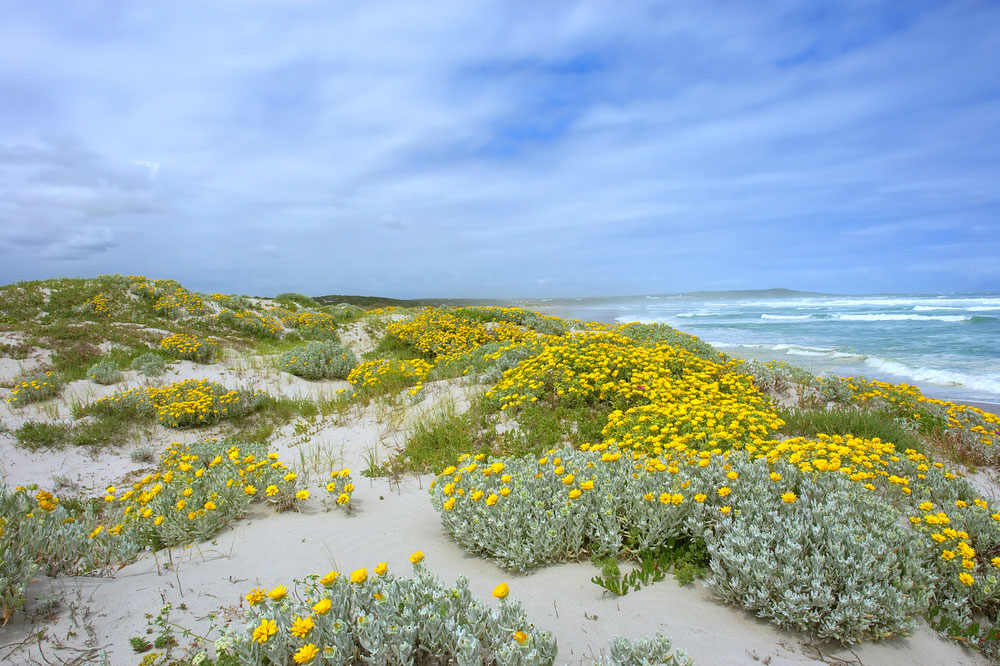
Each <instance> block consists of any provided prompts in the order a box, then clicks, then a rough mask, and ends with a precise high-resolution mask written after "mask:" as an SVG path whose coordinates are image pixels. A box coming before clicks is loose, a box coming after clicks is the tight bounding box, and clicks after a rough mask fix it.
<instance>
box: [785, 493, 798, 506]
mask: <svg viewBox="0 0 1000 666" xmlns="http://www.w3.org/2000/svg"><path fill="white" fill-rule="evenodd" d="M797 499H798V496H797V495H796V494H795V493H793V492H791V491H789V492H787V493H784V494H783V495H782V496H781V501H783V502H786V503H787V504H791V503H792V502H794V501H795V500H797Z"/></svg>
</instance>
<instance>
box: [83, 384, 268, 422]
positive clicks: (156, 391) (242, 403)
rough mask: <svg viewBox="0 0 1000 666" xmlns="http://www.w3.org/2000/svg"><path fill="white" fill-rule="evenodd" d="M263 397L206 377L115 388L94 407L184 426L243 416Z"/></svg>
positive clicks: (103, 410)
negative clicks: (117, 389) (160, 384)
mask: <svg viewBox="0 0 1000 666" xmlns="http://www.w3.org/2000/svg"><path fill="white" fill-rule="evenodd" d="M266 397H267V394H266V393H264V391H259V390H258V391H254V392H250V391H231V390H229V389H227V388H226V387H225V386H223V385H222V384H219V383H217V382H210V381H208V380H207V379H185V380H183V381H180V382H174V383H173V384H168V385H167V386H160V387H144V388H142V387H140V388H134V389H129V390H128V391H124V392H123V391H118V392H116V393H113V394H111V395H109V396H105V397H103V398H101V399H99V400H98V401H97V402H95V403H94V404H93V410H94V411H95V412H97V413H101V412H106V411H107V412H113V411H116V410H125V411H128V412H131V413H134V414H136V415H137V416H155V417H156V418H157V420H159V422H160V423H161V424H162V425H165V426H167V427H168V428H187V427H191V426H197V425H207V424H211V423H216V422H218V421H219V420H221V419H224V418H239V417H241V416H246V415H247V414H250V413H252V412H253V411H255V410H256V409H258V408H259V407H260V406H261V404H263V401H264V400H265V399H266Z"/></svg>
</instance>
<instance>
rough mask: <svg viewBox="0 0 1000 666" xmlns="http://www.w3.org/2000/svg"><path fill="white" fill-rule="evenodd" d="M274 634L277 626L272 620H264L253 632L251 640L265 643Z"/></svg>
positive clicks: (276, 631)
mask: <svg viewBox="0 0 1000 666" xmlns="http://www.w3.org/2000/svg"><path fill="white" fill-rule="evenodd" d="M276 633H278V624H277V623H276V622H275V621H274V620H268V619H266V618H265V619H263V620H261V621H260V624H259V625H258V626H257V627H256V628H255V629H254V630H253V640H254V641H256V642H257V643H266V642H267V641H268V640H269V639H270V638H271V636H274V635H275V634H276Z"/></svg>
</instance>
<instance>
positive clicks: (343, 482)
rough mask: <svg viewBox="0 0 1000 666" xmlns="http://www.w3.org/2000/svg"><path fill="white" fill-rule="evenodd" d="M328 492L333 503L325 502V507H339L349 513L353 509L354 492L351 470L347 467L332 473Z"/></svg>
mask: <svg viewBox="0 0 1000 666" xmlns="http://www.w3.org/2000/svg"><path fill="white" fill-rule="evenodd" d="M326 492H327V493H328V495H329V497H330V500H331V501H330V502H326V501H324V505H333V506H337V507H339V508H341V509H343V510H344V511H348V512H349V511H350V510H351V508H352V507H351V494H352V493H353V492H354V482H353V481H352V479H351V470H350V469H349V468H347V467H345V468H344V469H342V470H340V471H334V472H330V481H329V483H327V484H326Z"/></svg>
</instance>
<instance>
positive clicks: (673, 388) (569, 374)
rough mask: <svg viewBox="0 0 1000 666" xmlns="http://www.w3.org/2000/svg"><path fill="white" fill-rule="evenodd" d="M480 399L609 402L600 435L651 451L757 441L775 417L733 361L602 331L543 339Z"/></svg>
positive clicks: (505, 403) (505, 404)
mask: <svg viewBox="0 0 1000 666" xmlns="http://www.w3.org/2000/svg"><path fill="white" fill-rule="evenodd" d="M486 397H487V398H490V399H491V400H493V401H495V404H497V405H499V408H500V410H501V411H505V410H508V409H512V410H515V411H516V410H517V409H518V408H520V407H522V406H524V405H525V404H530V403H533V402H537V401H539V400H547V401H549V402H552V403H559V404H566V405H568V406H581V405H600V406H606V407H612V408H613V409H614V411H612V412H611V415H610V417H609V419H608V423H607V425H606V426H605V428H604V432H603V435H604V437H606V438H608V441H609V442H611V443H613V444H615V445H617V446H618V447H620V448H630V449H636V450H639V451H643V452H651V453H658V452H659V451H660V450H662V448H663V446H664V445H665V444H666V443H668V442H670V443H673V442H681V443H684V444H685V446H693V447H698V448H706V449H711V448H713V447H723V448H728V447H730V446H733V445H734V444H737V443H740V442H750V441H754V440H757V439H762V438H764V437H766V436H767V435H768V434H769V433H770V432H771V431H772V430H773V429H774V428H777V427H778V426H780V425H781V423H782V422H781V420H780V419H779V418H778V417H777V415H776V414H775V412H774V410H773V408H772V407H771V404H770V402H769V401H768V399H767V398H766V397H765V396H764V395H762V394H761V393H760V392H759V391H758V390H757V388H756V387H755V386H754V385H753V384H752V382H751V381H750V379H749V378H748V377H747V376H746V375H742V374H740V373H738V372H736V371H735V366H734V365H730V364H725V365H721V364H719V363H715V362H713V361H709V360H706V359H703V358H701V357H700V356H697V355H695V354H693V353H691V352H688V351H687V350H685V349H681V348H678V347H671V346H670V345H667V344H665V343H658V344H657V345H656V346H648V345H643V344H639V343H637V342H635V341H634V340H632V339H631V338H627V337H625V336H622V335H619V334H617V333H608V332H585V333H578V334H573V335H570V336H566V337H563V338H558V339H555V340H553V341H551V342H549V343H548V344H546V345H545V346H544V348H543V349H542V350H541V352H540V353H538V354H537V355H535V356H533V357H531V358H528V359H525V360H523V361H522V362H521V363H520V364H519V365H517V366H516V367H514V368H511V369H510V370H508V371H507V372H506V373H504V376H503V378H502V379H501V380H500V381H499V382H498V383H497V384H496V385H495V386H494V387H493V388H491V389H490V390H489V391H488V392H487V393H486Z"/></svg>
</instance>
